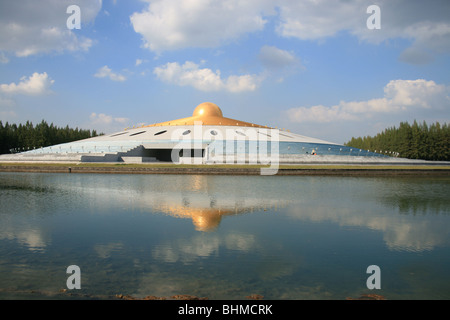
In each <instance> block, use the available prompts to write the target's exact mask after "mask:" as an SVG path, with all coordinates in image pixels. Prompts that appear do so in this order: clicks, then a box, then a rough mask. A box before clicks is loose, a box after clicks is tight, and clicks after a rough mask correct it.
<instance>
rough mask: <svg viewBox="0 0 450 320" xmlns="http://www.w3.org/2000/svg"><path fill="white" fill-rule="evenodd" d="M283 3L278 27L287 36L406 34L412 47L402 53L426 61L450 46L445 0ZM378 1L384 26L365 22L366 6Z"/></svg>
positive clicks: (373, 39)
mask: <svg viewBox="0 0 450 320" xmlns="http://www.w3.org/2000/svg"><path fill="white" fill-rule="evenodd" d="M279 4H280V7H279V8H280V9H279V10H280V15H279V20H278V23H277V28H276V31H277V33H278V34H279V35H281V36H283V37H294V38H298V39H300V40H324V39H326V38H328V37H332V36H335V35H337V34H338V33H340V32H342V31H346V32H349V33H350V34H353V35H355V36H356V37H357V38H358V39H360V40H364V41H368V42H370V43H374V44H378V43H381V42H383V41H386V40H389V39H395V38H402V39H407V40H410V41H411V47H409V48H408V49H407V51H405V52H404V53H403V54H402V55H401V56H400V59H401V60H403V61H405V62H409V63H426V62H429V61H431V60H432V57H433V56H434V55H436V54H440V53H449V52H450V21H449V19H448V16H449V14H450V5H449V2H448V1H445V0H436V1H430V2H427V3H424V2H423V1H420V0H397V1H391V0H378V1H376V2H375V3H374V1H372V0H351V1H332V2H330V1H326V0H305V1H296V0H285V1H282V2H279ZM373 4H377V5H378V6H379V7H380V12H381V29H379V30H370V29H368V28H367V26H366V21H367V19H368V18H369V17H370V15H371V14H368V13H367V11H366V10H367V8H368V7H369V6H370V5H373Z"/></svg>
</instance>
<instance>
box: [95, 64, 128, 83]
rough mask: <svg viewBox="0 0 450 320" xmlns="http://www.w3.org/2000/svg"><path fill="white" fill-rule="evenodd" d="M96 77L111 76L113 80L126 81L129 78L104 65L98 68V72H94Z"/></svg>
mask: <svg viewBox="0 0 450 320" xmlns="http://www.w3.org/2000/svg"><path fill="white" fill-rule="evenodd" d="M94 77H97V78H109V79H111V80H113V81H125V80H126V79H127V78H125V76H123V75H121V74H119V73H114V72H113V71H112V70H111V69H110V68H109V67H108V66H103V67H101V68H100V69H98V71H97V73H96V74H94Z"/></svg>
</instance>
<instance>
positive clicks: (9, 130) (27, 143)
mask: <svg viewBox="0 0 450 320" xmlns="http://www.w3.org/2000/svg"><path fill="white" fill-rule="evenodd" d="M95 136H98V134H97V132H96V131H95V130H92V131H91V130H84V129H78V128H75V129H73V128H69V126H68V125H67V126H66V127H57V126H55V125H54V124H53V123H52V124H50V125H49V124H48V123H47V122H46V121H45V120H42V122H41V123H39V124H37V125H35V126H34V125H33V123H32V122H30V121H27V122H26V123H25V124H19V125H16V124H9V123H8V122H6V123H5V124H4V125H3V123H2V121H1V120H0V154H7V153H16V152H23V151H27V150H33V149H38V148H41V147H47V146H52V145H55V144H60V143H66V142H71V141H75V140H81V139H86V138H91V137H95Z"/></svg>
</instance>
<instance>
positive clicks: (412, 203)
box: [385, 196, 450, 215]
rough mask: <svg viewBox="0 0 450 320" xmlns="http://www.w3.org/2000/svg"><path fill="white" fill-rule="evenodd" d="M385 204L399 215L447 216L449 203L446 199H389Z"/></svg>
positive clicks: (449, 207) (449, 210)
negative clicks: (397, 211)
mask: <svg viewBox="0 0 450 320" xmlns="http://www.w3.org/2000/svg"><path fill="white" fill-rule="evenodd" d="M385 202H386V203H387V204H390V205H392V206H395V207H397V208H398V209H399V212H400V213H401V214H414V215H416V214H427V213H432V214H449V213H450V202H449V201H448V200H446V199H441V198H435V199H429V198H424V197H420V196H419V197H395V196H393V197H390V198H386V199H385Z"/></svg>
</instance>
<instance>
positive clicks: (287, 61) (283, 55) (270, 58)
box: [259, 46, 299, 69]
mask: <svg viewBox="0 0 450 320" xmlns="http://www.w3.org/2000/svg"><path fill="white" fill-rule="evenodd" d="M259 60H260V61H261V63H262V64H263V66H264V67H266V68H269V69H282V68H285V67H289V66H293V65H296V64H297V63H298V62H299V61H298V59H297V58H296V57H295V55H294V54H293V53H292V52H288V51H286V50H282V49H279V48H277V47H274V46H263V47H262V48H261V50H260V51H259Z"/></svg>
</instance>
